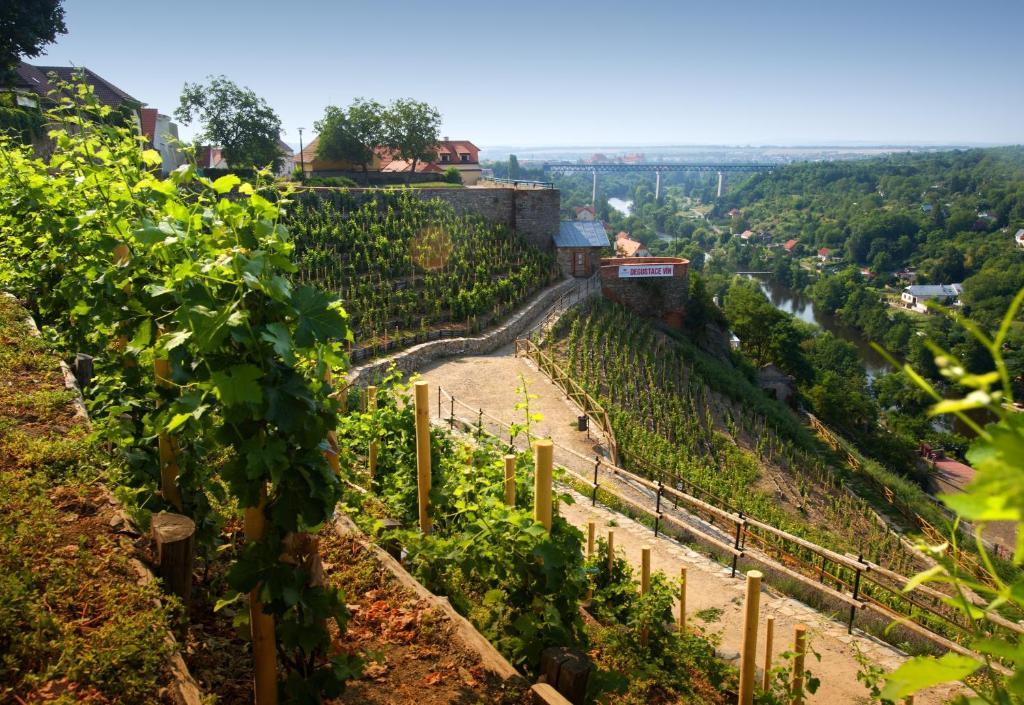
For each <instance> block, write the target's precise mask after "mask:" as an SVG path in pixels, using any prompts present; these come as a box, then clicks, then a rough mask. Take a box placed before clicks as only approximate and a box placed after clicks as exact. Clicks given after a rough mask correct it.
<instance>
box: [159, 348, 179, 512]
mask: <svg viewBox="0 0 1024 705" xmlns="http://www.w3.org/2000/svg"><path fill="white" fill-rule="evenodd" d="M153 376H154V377H155V378H156V386H158V387H163V388H164V389H170V388H171V387H172V386H173V384H172V383H171V361H170V360H165V359H163V358H157V359H155V360H153ZM157 449H158V451H159V453H158V455H159V458H160V494H162V495H163V498H164V499H165V500H166V501H167V502H169V503H170V504H172V505H174V507H175V508H176V509H177V510H178V511H179V512H180V511H183V509H184V504H183V503H182V501H181V490H180V489H178V475H179V473H180V472H181V470H180V469H179V467H178V443H177V441H175V440H174V437H173V436H171V435H170V434H168V433H165V432H163V431H161V432H160V435H159V436H158V437H157Z"/></svg>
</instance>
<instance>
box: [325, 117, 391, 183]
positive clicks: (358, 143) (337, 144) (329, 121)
mask: <svg viewBox="0 0 1024 705" xmlns="http://www.w3.org/2000/svg"><path fill="white" fill-rule="evenodd" d="M313 126H314V128H315V129H316V131H317V134H318V135H319V142H318V143H317V149H316V156H317V158H318V159H323V160H325V161H346V162H355V163H356V164H360V165H361V166H362V167H363V173H364V174H365V173H366V172H367V168H368V165H369V164H370V162H372V161H373V155H374V151H375V150H376V149H377V148H378V147H379V146H381V145H382V144H384V142H385V138H386V133H385V129H384V106H383V105H381V104H380V103H378V102H377V101H375V100H366V99H365V98H356V99H355V100H354V101H352V104H351V105H349V106H348V108H347V109H342V108H339V107H337V106H334V105H328V106H327V107H326V108H325V109H324V116H323V118H322V119H320V120H317V121H316V122H315V123H314V124H313Z"/></svg>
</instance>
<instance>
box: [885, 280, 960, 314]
mask: <svg viewBox="0 0 1024 705" xmlns="http://www.w3.org/2000/svg"><path fill="white" fill-rule="evenodd" d="M963 290H964V287H963V285H962V284H915V285H913V286H908V287H906V288H905V289H903V293H902V294H901V295H900V301H901V302H902V303H903V307H904V308H909V309H911V310H914V311H917V312H918V313H928V307H927V306H926V305H925V303H926V302H927V301H934V302H935V303H937V304H942V305H944V306H949V305H953V306H959V305H960V294H961V293H963Z"/></svg>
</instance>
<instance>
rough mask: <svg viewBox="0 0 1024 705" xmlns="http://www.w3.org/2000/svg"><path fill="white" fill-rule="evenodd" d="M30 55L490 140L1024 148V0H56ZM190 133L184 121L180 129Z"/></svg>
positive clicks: (282, 107)
mask: <svg viewBox="0 0 1024 705" xmlns="http://www.w3.org/2000/svg"><path fill="white" fill-rule="evenodd" d="M65 9H66V13H67V18H66V19H67V25H68V34H67V35H66V36H64V37H62V38H61V39H60V40H59V41H58V42H57V43H56V44H54V45H51V46H50V47H49V51H48V53H47V54H46V55H45V56H43V57H40V58H39V59H36V60H34V62H35V63H43V64H60V65H67V64H69V63H74V64H76V65H84V66H88V67H89V68H91V69H93V70H94V71H96V72H97V73H99V74H100V75H101V76H103V77H105V78H106V79H108V80H110V81H111V82H113V83H114V84H116V85H117V86H119V87H120V88H122V89H124V90H125V91H127V92H128V93H130V94H132V95H134V96H135V97H137V98H139V99H140V100H143V101H145V102H146V103H148V104H149V105H151V106H153V107H157V108H159V109H160V110H161V111H162V112H165V113H170V112H171V111H173V110H174V108H175V107H176V106H177V103H178V96H179V95H180V92H181V88H182V84H183V83H184V82H185V81H197V80H202V79H203V78H204V77H205V76H207V75H208V74H225V75H226V76H228V77H229V78H231V79H233V80H235V81H236V82H238V83H240V84H243V85H246V86H248V87H250V88H252V89H253V90H255V91H256V92H257V93H258V94H260V95H262V96H263V97H265V98H266V99H267V100H268V101H269V102H270V104H271V105H272V106H273V107H274V108H275V109H276V110H277V112H278V114H279V115H280V116H281V119H282V121H283V123H284V128H285V135H284V137H285V140H286V141H288V142H292V143H297V142H298V131H297V129H296V128H298V127H300V126H302V127H305V128H306V133H305V134H306V135H307V139H308V135H309V134H310V132H311V129H312V126H313V121H314V120H316V119H317V118H318V117H319V116H320V115H321V113H322V110H323V107H324V106H325V105H327V104H329V103H334V104H342V105H344V104H347V103H348V102H349V101H350V100H351V99H352V98H354V97H357V96H365V97H372V98H376V99H378V100H380V101H382V102H384V101H387V100H389V99H391V98H395V97H405V96H409V97H414V98H417V99H420V100H425V101H428V102H430V103H432V104H434V105H436V106H437V107H438V108H439V109H440V111H441V113H442V114H443V116H444V128H443V130H442V133H443V134H445V135H449V136H451V137H452V138H453V139H456V138H459V139H471V140H473V141H474V142H475V143H476V144H478V145H479V146H481V147H495V146H499V145H517V146H528V145H529V146H539V145H586V144H590V145H600V144H624V143H625V144H641V145H642V144H764V143H775V144H822V143H833V142H836V141H865V142H882V143H901V144H903V143H961V144H963V143H1021V142H1024V49H1022V41H1021V38H1022V36H1024V34H1022V32H1024V0H1006V1H995V0H959V1H957V2H948V1H946V0H930V1H928V2H922V1H917V0H885V1H884V2H877V1H875V0H813V1H807V2H803V1H801V2H797V1H790V0H775V1H771V2H765V1H764V0H759V1H756V2H746V1H744V0H732V1H730V2H713V1H710V0H700V1H699V2H692V1H690V0H686V1H683V0H679V1H673V0H664V1H662V2H655V1H653V0H629V1H622V0H619V2H614V3H613V2H606V1H604V0H589V1H583V0H544V1H542V2H539V1H535V0H516V1H514V2H493V1H492V0H475V1H473V2H463V1H462V0H459V1H457V2H456V1H449V0H376V1H370V0H337V1H333V2H331V1H321V2H314V1H310V0H305V1H304V0H294V1H292V2H267V1H265V0H250V1H248V2H238V1H236V0H205V1H203V2H199V1H196V0H179V1H178V2H173V1H172V2H163V3H140V2H138V0H133V1H131V2H129V1H127V0H65ZM183 133H184V134H186V135H187V134H189V131H188V130H187V129H184V130H183Z"/></svg>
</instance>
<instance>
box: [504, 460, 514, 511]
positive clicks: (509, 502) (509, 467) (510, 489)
mask: <svg viewBox="0 0 1024 705" xmlns="http://www.w3.org/2000/svg"><path fill="white" fill-rule="evenodd" d="M505 505H506V506H509V507H514V506H516V456H514V455H512V454H509V455H506V456H505Z"/></svg>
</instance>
